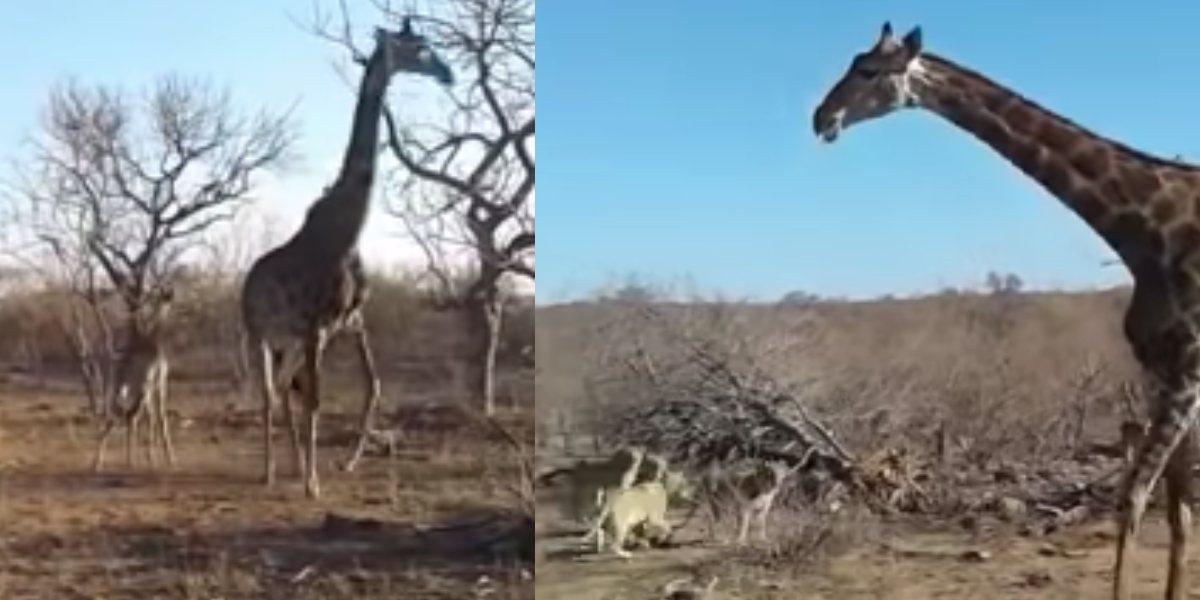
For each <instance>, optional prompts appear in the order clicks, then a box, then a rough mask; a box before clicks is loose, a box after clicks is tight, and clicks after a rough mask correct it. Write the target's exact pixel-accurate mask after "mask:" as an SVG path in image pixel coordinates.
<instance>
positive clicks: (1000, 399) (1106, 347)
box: [536, 289, 1165, 598]
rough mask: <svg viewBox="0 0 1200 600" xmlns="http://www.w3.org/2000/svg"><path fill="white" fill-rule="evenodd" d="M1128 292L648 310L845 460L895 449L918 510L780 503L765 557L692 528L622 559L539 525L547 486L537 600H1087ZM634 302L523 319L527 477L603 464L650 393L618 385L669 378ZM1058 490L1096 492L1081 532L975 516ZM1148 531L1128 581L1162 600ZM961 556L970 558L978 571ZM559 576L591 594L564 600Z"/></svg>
mask: <svg viewBox="0 0 1200 600" xmlns="http://www.w3.org/2000/svg"><path fill="white" fill-rule="evenodd" d="M1127 298H1128V290H1127V289H1114V290H1107V291H1099V292H1086V293H1015V292H1013V291H1011V290H1009V291H998V292H997V293H990V294H976V293H944V294H939V295H934V296H928V297H923V298H916V299H904V300H895V299H886V300H877V301H868V302H837V301H811V300H810V301H806V302H802V303H781V304H744V303H743V304H737V303H722V302H692V303H664V302H659V303H654V304H653V309H654V313H655V314H657V315H659V318H660V319H662V320H664V321H669V322H670V326H671V327H673V328H674V329H676V330H686V331H688V332H689V333H690V334H693V335H695V336H696V337H698V338H701V339H704V340H706V343H711V344H712V345H713V346H714V347H720V348H721V349H722V351H724V353H725V354H724V355H725V356H727V357H730V360H731V362H732V363H733V364H734V366H735V367H745V368H750V367H753V369H755V370H758V371H759V372H761V373H763V374H764V375H765V376H768V377H769V378H771V379H773V380H774V381H776V382H778V383H779V384H780V386H781V387H782V388H784V389H787V390H789V391H791V392H793V393H795V395H796V396H798V397H799V398H801V399H802V401H803V403H804V404H805V405H806V406H807V408H808V410H809V412H811V413H812V415H813V416H814V417H815V418H816V419H817V420H818V421H820V422H821V423H823V424H825V425H826V426H828V428H829V429H830V430H832V432H833V433H834V434H835V435H836V436H837V438H838V439H840V441H841V442H842V443H843V444H844V445H845V446H846V447H847V448H849V449H850V450H851V451H852V452H853V453H855V454H856V455H857V456H859V457H867V456H871V455H873V454H875V453H877V452H880V451H887V450H894V449H901V450H903V451H904V452H905V453H906V454H905V456H907V457H909V458H910V459H911V462H912V463H913V464H915V465H919V467H920V479H919V483H920V486H921V487H922V488H923V491H924V494H925V496H924V497H923V500H924V503H923V504H922V505H921V506H920V507H919V508H911V509H910V508H902V509H901V510H900V511H899V512H898V513H893V514H885V515H879V514H869V513H867V512H864V511H862V510H857V511H855V512H852V513H851V514H852V515H853V516H851V517H845V516H843V517H832V518H820V517H817V516H815V515H814V514H813V509H812V507H809V506H804V504H803V501H802V500H801V499H800V498H799V496H798V495H797V494H795V493H793V494H792V495H791V496H789V502H787V506H786V507H785V509H784V511H783V512H781V513H780V514H778V515H776V516H775V517H774V523H775V526H774V527H773V528H772V531H773V532H775V535H774V539H773V540H772V542H771V543H770V544H768V545H766V546H760V547H758V548H756V549H753V550H749V551H744V552H730V551H728V550H724V549H718V548H716V547H715V546H714V545H713V544H711V543H710V540H709V539H708V537H707V535H705V533H704V529H703V528H700V527H697V526H696V525H697V524H696V523H689V525H688V526H687V527H685V528H683V529H682V530H681V531H680V533H679V535H678V536H677V539H676V540H675V541H676V542H678V543H681V544H682V547H678V548H673V549H658V550H651V551H647V552H644V553H643V554H641V555H640V556H639V557H638V558H637V559H635V560H633V561H631V562H630V563H627V564H626V563H621V562H620V561H614V559H612V558H610V557H607V556H604V557H593V556H586V555H580V554H579V552H578V550H577V549H575V544H574V541H573V540H572V539H571V538H570V537H564V536H565V535H566V532H567V529H566V528H564V527H563V523H562V522H560V521H558V519H557V517H556V516H555V509H554V502H555V492H556V491H555V490H552V489H551V490H539V495H540V498H539V502H541V504H539V513H538V514H539V520H540V521H542V523H543V525H542V527H543V529H544V531H543V533H542V534H541V535H542V537H541V538H540V539H541V540H542V551H543V552H544V553H545V554H546V555H547V560H546V562H545V563H544V564H543V565H542V566H541V567H540V569H539V578H538V586H539V597H547V598H568V597H571V598H585V597H586V598H627V597H647V598H649V597H653V596H652V594H653V593H654V590H655V589H657V587H659V586H661V585H662V584H663V583H665V582H666V581H668V580H670V579H674V578H677V577H681V576H684V577H693V578H695V579H696V580H698V581H700V582H704V581H706V580H707V579H708V578H709V577H710V576H713V575H716V576H718V577H720V581H721V584H720V585H719V586H718V590H722V591H723V592H724V593H727V594H732V596H731V597H739V598H783V597H795V596H794V592H795V590H796V589H806V590H809V591H810V592H811V596H810V595H808V594H805V595H802V596H801V597H814V598H934V597H944V598H967V597H978V598H993V597H1028V598H1057V597H1064V596H1065V595H1082V597H1095V596H1097V595H1099V594H1101V593H1102V591H1103V590H1105V589H1106V588H1107V586H1108V585H1109V582H1108V575H1107V572H1108V568H1109V567H1110V561H1111V559H1112V555H1111V553H1112V551H1111V544H1112V541H1111V536H1110V535H1109V534H1108V530H1109V529H1111V525H1110V524H1109V523H1108V522H1107V520H1106V519H1105V517H1106V516H1107V515H1109V514H1111V513H1110V511H1111V505H1109V504H1106V503H1107V502H1108V500H1109V499H1110V498H1109V497H1108V496H1106V493H1108V492H1109V491H1110V490H1111V487H1112V484H1113V483H1115V481H1114V480H1113V478H1111V477H1108V476H1106V475H1104V474H1105V473H1112V472H1113V466H1114V464H1115V463H1114V460H1115V459H1111V458H1105V457H1098V456H1096V455H1095V449H1096V448H1097V447H1105V446H1111V445H1112V444H1113V443H1114V442H1115V441H1116V440H1117V438H1118V435H1119V434H1118V429H1119V426H1120V424H1121V422H1122V421H1124V420H1126V419H1128V418H1129V417H1130V414H1129V410H1128V408H1127V406H1130V402H1129V401H1128V397H1127V395H1126V394H1125V393H1124V390H1125V389H1126V386H1127V385H1131V384H1132V385H1133V386H1134V389H1136V387H1137V385H1138V383H1139V381H1140V380H1139V374H1138V370H1137V368H1136V366H1135V363H1134V361H1133V359H1132V356H1131V355H1130V353H1129V350H1128V348H1127V346H1126V343H1125V341H1124V338H1123V336H1122V333H1121V322H1122V317H1123V312H1124V307H1125V305H1126V302H1127ZM644 300H645V299H644V298H639V299H634V300H633V301H629V302H623V301H616V300H604V301H597V302H581V303H575V304H569V305H557V306H547V307H541V308H539V309H538V311H537V324H538V327H537V332H536V339H537V362H538V371H539V376H538V380H537V385H536V391H537V397H538V407H537V429H538V442H539V449H538V451H539V459H540V460H542V461H543V464H547V463H558V462H559V461H560V460H561V459H562V458H563V457H564V456H567V455H578V456H583V455H590V454H594V453H596V452H597V451H603V448H605V447H606V446H608V445H609V444H610V443H611V441H613V440H619V439H621V438H622V437H623V436H624V435H626V433H627V431H628V428H627V427H619V424H620V423H621V419H622V418H624V417H626V416H627V415H629V414H631V413H632V412H634V411H637V410H639V409H641V408H644V407H645V406H647V405H649V404H652V403H654V402H658V401H661V400H662V398H661V393H662V391H661V389H658V390H654V389H650V388H648V387H647V386H644V385H642V384H641V383H639V382H640V381H641V380H639V378H638V377H633V376H631V373H634V372H647V371H655V370H659V371H665V370H667V368H668V367H670V366H671V365H672V361H673V360H678V359H679V358H681V356H682V355H681V354H680V353H679V352H678V351H677V349H673V348H672V346H671V344H670V343H669V342H668V341H666V338H664V337H663V336H661V335H657V334H656V333H654V331H653V330H654V328H655V326H654V324H653V323H651V322H649V321H647V320H645V319H640V318H639V317H638V314H639V310H641V309H644V307H645V304H644ZM642 313H644V310H642ZM1133 407H1134V410H1136V411H1143V410H1144V407H1142V406H1141V405H1140V404H1138V403H1133ZM1061 482H1065V485H1066V486H1067V487H1069V486H1070V485H1074V483H1076V482H1078V483H1081V484H1087V487H1088V489H1089V490H1091V491H1090V492H1087V493H1092V492H1095V493H1096V494H1097V495H1096V496H1095V497H1090V498H1089V500H1088V501H1089V502H1090V504H1089V506H1088V508H1089V510H1088V511H1087V513H1086V514H1087V515H1088V516H1087V517H1086V518H1083V519H1080V520H1079V521H1078V522H1077V523H1076V524H1073V525H1066V526H1061V527H1060V526H1054V527H1046V528H1041V529H1038V528H1032V527H1030V526H1029V523H1028V522H1026V521H1023V520H1022V519H1014V518H1009V519H1007V520H1006V519H1005V518H1003V517H1001V516H1000V515H998V514H997V512H996V511H993V510H991V509H993V508H996V507H997V502H996V501H997V499H998V498H1000V497H1007V496H1013V497H1016V498H1018V499H1021V500H1024V501H1025V506H1026V507H1027V508H1028V509H1029V512H1030V513H1031V515H1032V513H1034V512H1037V511H1036V510H1035V509H1034V506H1035V504H1038V503H1040V502H1044V501H1045V497H1044V496H1039V494H1043V493H1046V492H1045V490H1046V489H1050V488H1053V487H1054V486H1053V485H1050V484H1052V483H1061ZM794 491H795V490H793V492H794ZM1085 495H1086V494H1085ZM681 518H682V516H681V517H680V519H681ZM1030 518H1031V519H1032V516H1031V517H1030ZM1149 529H1150V531H1149V533H1148V535H1147V536H1146V537H1147V544H1148V546H1149V548H1148V550H1147V551H1146V552H1143V553H1142V554H1141V555H1139V558H1138V560H1139V562H1141V561H1145V564H1146V565H1147V573H1146V576H1145V577H1144V578H1143V580H1144V581H1139V583H1138V585H1139V586H1141V585H1143V584H1144V585H1145V590H1147V591H1152V592H1153V594H1158V593H1160V588H1161V581H1162V578H1163V577H1164V576H1165V572H1164V573H1160V572H1159V571H1160V570H1162V571H1165V569H1160V567H1162V565H1164V564H1165V559H1164V557H1163V553H1165V548H1164V547H1163V539H1162V537H1163V536H1162V534H1161V530H1160V528H1159V525H1158V524H1157V522H1156V523H1154V524H1152V525H1151V526H1150V528H1149ZM975 551H980V552H982V553H984V555H985V556H986V558H984V560H982V561H973V560H972V556H974V555H973V554H972V552H975ZM575 581H584V582H588V584H587V585H586V586H584V587H587V588H589V589H591V590H594V591H591V592H589V595H580V594H579V592H578V589H577V588H576V587H575V585H576V584H574V583H572V582H575ZM543 593H544V595H542V594H543ZM720 597H725V596H720Z"/></svg>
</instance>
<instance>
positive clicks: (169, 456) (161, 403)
mask: <svg viewBox="0 0 1200 600" xmlns="http://www.w3.org/2000/svg"><path fill="white" fill-rule="evenodd" d="M169 374H170V370H169V367H168V365H167V363H166V362H165V361H164V362H163V363H162V365H161V366H160V367H159V372H158V382H157V383H158V385H157V386H156V388H155V389H156V391H157V393H156V394H155V395H156V396H157V405H158V424H159V436H160V437H161V440H162V445H163V452H164V453H165V454H166V461H167V466H168V467H174V466H175V446H174V445H172V443H171V423H170V421H169V419H168V418H167V378H168V376H169Z"/></svg>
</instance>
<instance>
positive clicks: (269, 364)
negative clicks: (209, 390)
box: [249, 340, 275, 486]
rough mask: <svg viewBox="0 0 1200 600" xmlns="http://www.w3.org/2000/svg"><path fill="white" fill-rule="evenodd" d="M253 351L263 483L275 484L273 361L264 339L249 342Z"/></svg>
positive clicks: (252, 364)
mask: <svg viewBox="0 0 1200 600" xmlns="http://www.w3.org/2000/svg"><path fill="white" fill-rule="evenodd" d="M249 343H250V344H251V346H250V347H251V348H253V350H254V351H253V352H251V353H250V363H251V365H250V368H251V370H252V372H254V373H255V374H256V375H258V385H259V391H260V392H261V393H262V413H263V415H262V416H263V440H262V441H263V483H264V484H265V485H268V486H271V485H274V484H275V448H274V447H273V446H272V444H271V434H272V432H271V426H272V423H271V421H272V418H273V416H274V415H272V409H273V408H274V404H275V381H274V379H275V375H274V366H275V365H274V361H273V357H272V356H271V348H270V346H269V345H268V344H267V343H266V342H265V341H264V340H252V341H250V342H249Z"/></svg>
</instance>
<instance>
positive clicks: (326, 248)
mask: <svg viewBox="0 0 1200 600" xmlns="http://www.w3.org/2000/svg"><path fill="white" fill-rule="evenodd" d="M400 72H409V73H417V74H421V75H427V76H430V77H433V78H434V79H436V80H438V81H439V82H441V83H442V84H449V83H451V82H452V80H453V76H452V74H451V72H450V69H449V68H448V67H447V66H446V64H445V63H443V62H442V60H441V59H440V58H438V56H437V54H435V53H434V52H433V50H432V49H431V48H430V46H429V44H428V43H427V42H426V40H425V38H424V37H422V36H419V35H416V34H415V33H413V31H412V27H411V25H410V23H409V21H408V19H405V20H404V25H403V27H402V28H401V30H400V31H399V32H392V31H386V30H383V29H378V30H376V32H375V50H374V52H372V53H371V56H370V57H369V58H368V59H367V61H366V69H365V71H364V72H363V77H362V84H361V86H360V88H359V94H358V103H357V105H356V106H355V109H354V123H353V125H352V127H351V133H350V143H349V145H348V146H347V148H346V155H345V159H344V161H343V163H342V169H341V172H340V173H338V177H337V179H336V180H335V181H334V182H333V184H332V185H330V186H329V187H328V188H327V189H326V190H325V193H324V194H323V195H322V196H321V198H319V199H318V200H317V201H316V202H315V203H313V205H312V206H311V207H310V208H309V209H308V214H307V215H306V216H305V219H304V224H303V225H302V226H301V227H300V231H298V232H296V234H295V235H293V236H292V238H291V239H290V240H288V241H287V242H286V243H284V244H283V245H282V246H279V247H278V248H275V249H274V250H271V251H270V252H268V253H266V254H265V255H263V256H262V257H261V258H259V259H258V260H257V261H256V262H255V263H254V265H253V266H251V267H250V272H249V273H247V275H246V281H245V283H244V284H243V287H242V319H243V322H244V323H245V327H246V334H247V335H246V337H247V343H248V345H249V350H250V352H249V354H250V360H251V363H252V366H253V367H254V371H255V373H256V374H257V376H258V379H259V385H260V386H261V390H262V397H263V444H264V448H263V452H264V461H265V462H264V467H265V470H264V474H263V479H264V481H265V483H266V484H267V485H270V484H271V483H273V481H274V478H275V462H274V450H273V446H272V435H271V421H272V407H273V406H274V404H275V401H276V396H277V393H278V392H279V391H282V392H283V393H284V398H283V406H282V407H283V409H284V416H285V417H286V418H287V421H288V425H289V429H291V430H292V437H291V439H292V443H293V447H294V448H298V440H297V436H296V434H295V429H294V425H293V421H292V416H291V408H290V401H289V399H288V397H287V395H288V391H289V388H290V386H291V384H292V383H293V382H295V383H298V384H299V388H300V389H299V392H300V394H299V395H300V397H301V399H302V401H303V407H304V409H305V410H304V455H303V457H301V456H300V454H299V450H298V449H297V450H296V454H297V456H296V462H297V463H298V466H299V467H300V470H301V472H302V473H303V478H304V491H305V494H306V495H308V497H310V498H316V497H318V496H319V495H320V486H319V484H318V482H317V465H316V444H317V411H318V408H319V407H320V366H321V355H322V353H323V351H324V349H325V343H326V342H327V341H328V340H329V338H330V337H331V335H332V334H333V333H336V332H337V331H338V330H341V329H350V330H353V331H355V332H356V333H357V335H358V339H359V350H360V352H361V353H364V356H363V359H364V364H365V365H368V367H367V368H368V369H369V368H370V367H369V365H370V363H369V357H370V351H369V349H368V348H367V346H366V338H365V335H366V328H365V327H364V326H363V324H362V315H361V310H360V309H361V305H362V303H363V301H364V299H365V288H364V279H363V277H362V264H361V262H360V260H359V256H358V250H357V247H358V236H359V234H360V233H361V232H362V228H363V225H364V224H365V223H366V219H367V207H368V205H369V200H370V195H371V184H372V183H373V182H374V179H375V158H376V154H377V151H378V146H379V118H380V115H381V114H382V110H383V96H384V91H385V90H386V89H387V86H388V82H389V81H391V78H392V76H393V75H395V74H396V73H400ZM368 385H369V386H371V391H370V392H369V397H368V400H367V403H366V405H365V406H364V407H363V422H362V431H360V432H359V435H360V439H359V444H358V448H357V449H356V450H355V454H354V457H353V458H351V465H352V463H353V461H354V460H356V459H357V457H358V456H360V455H361V448H362V443H363V440H362V437H361V436H363V435H365V434H366V426H367V423H366V421H367V419H368V418H369V416H370V414H371V412H372V410H373V408H374V407H373V404H374V403H375V401H376V398H375V396H377V395H378V385H377V384H376V383H374V382H370V383H369V384H368ZM348 466H350V465H348Z"/></svg>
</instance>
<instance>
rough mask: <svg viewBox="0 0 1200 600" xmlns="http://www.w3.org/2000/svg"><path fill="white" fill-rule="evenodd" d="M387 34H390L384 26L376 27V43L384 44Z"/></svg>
mask: <svg viewBox="0 0 1200 600" xmlns="http://www.w3.org/2000/svg"><path fill="white" fill-rule="evenodd" d="M387 35H388V32H387V30H386V29H384V28H382V27H376V28H375V43H376V44H382V43H383V42H384V41H385V40H387Z"/></svg>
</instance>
